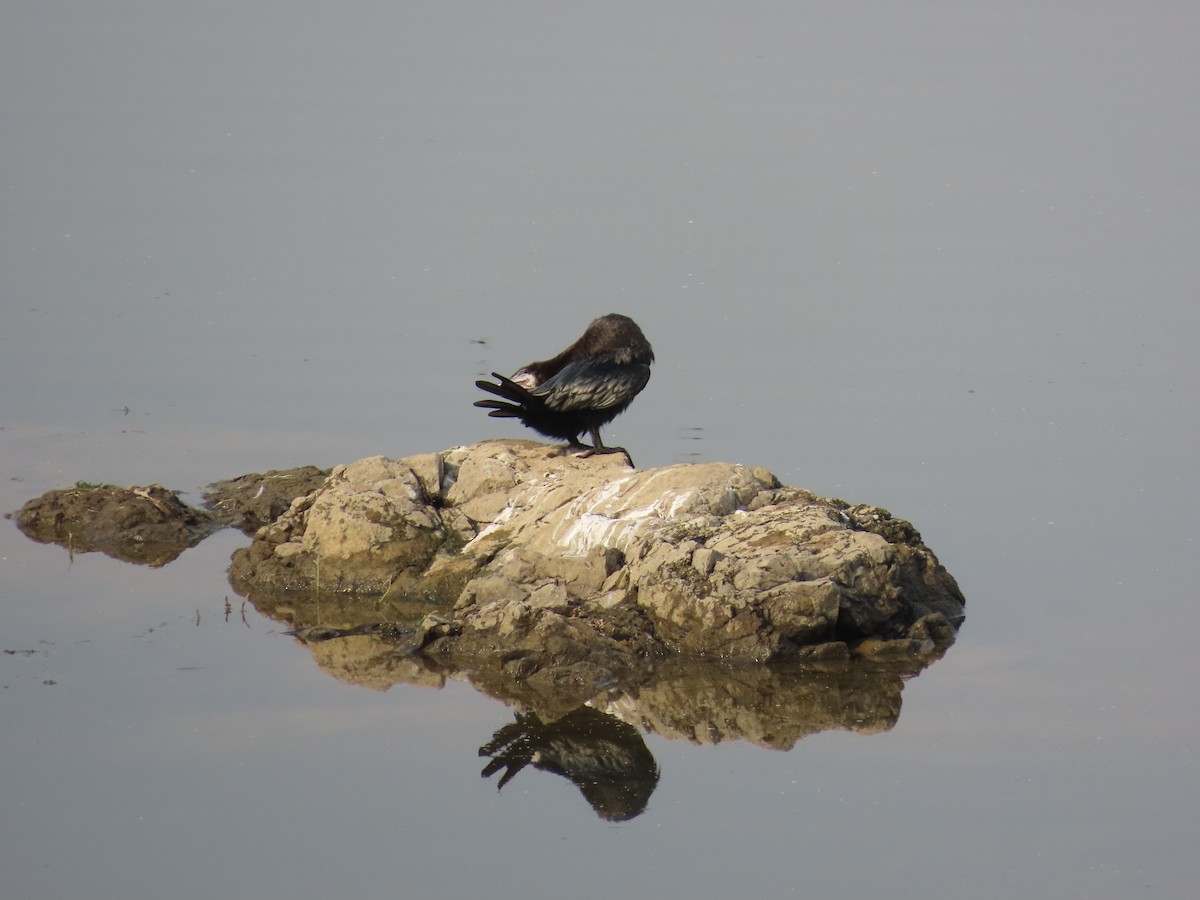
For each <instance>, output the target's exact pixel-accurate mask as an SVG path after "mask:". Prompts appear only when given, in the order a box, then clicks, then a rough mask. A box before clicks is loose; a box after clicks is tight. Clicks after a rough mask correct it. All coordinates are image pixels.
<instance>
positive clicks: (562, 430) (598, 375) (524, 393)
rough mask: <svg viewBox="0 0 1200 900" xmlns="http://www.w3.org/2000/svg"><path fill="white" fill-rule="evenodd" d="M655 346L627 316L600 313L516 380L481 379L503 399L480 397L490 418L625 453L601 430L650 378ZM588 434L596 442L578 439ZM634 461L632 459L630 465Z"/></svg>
mask: <svg viewBox="0 0 1200 900" xmlns="http://www.w3.org/2000/svg"><path fill="white" fill-rule="evenodd" d="M652 362H654V350H653V349H652V348H651V346H650V342H649V341H648V340H646V336H645V335H644V334H642V329H640V328H639V327H638V326H637V323H636V322H634V321H633V319H631V318H629V317H628V316H621V315H617V314H615V313H614V314H611V315H607V316H601V317H600V318H598V319H596V320H595V321H593V322H592V324H590V325H589V326H588V327H587V330H586V331H585V332H584V333H583V335H582V336H581V337H580V338H579V340H577V341H576V342H575V343H573V344H572V345H571V346H570V347H568V348H567V349H566V350H564V351H563V352H562V353H560V354H558V356H555V357H553V358H551V359H546V360H541V361H540V362H532V363H530V364H529V365H527V366H524V367H522V368H520V369H518V370H517V371H516V372H514V373H513V375H512V377H511V378H505V377H504V376H503V375H501V374H499V373H498V372H493V373H492V375H493V377H494V378H495V379H496V383H495V384H493V383H492V382H490V381H476V382H475V384H476V386H478V387H479V388H481V389H483V390H485V391H487V392H488V393H489V394H493V395H495V396H496V397H499V398H500V399H498V400H492V399H487V400H477V401H476V402H475V405H476V406H480V407H483V408H484V409H487V410H489V412H488V415H489V416H497V417H499V418H512V419H520V420H521V423H522V424H524V425H526V426H528V427H529V428H532V429H533V430H534V431H536V432H538V433H539V434H544V435H546V436H547V437H552V438H559V439H561V440H565V441H567V442H568V443H569V444H570V445H571V446H572V447H577V448H581V449H583V450H585V451H586V452H585V454H584V455H591V454H593V453H624V454H625V456H626V458H628V457H629V453H628V451H626V450H625V448H623V447H606V446H604V443H603V442H602V441H601V440H600V428H601V426H603V425H607V424H608V423H609V422H611V421H612V420H613V419H615V418H616V417H617V416H619V415H620V414H621V413H623V412H624V411H625V410H626V409H627V408H628V406H629V404H630V403H632V402H633V398H634V397H636V396H637V395H638V394H639V393H640V392H641V390H642V388H644V387H645V386H646V382H648V381H649V380H650V364H651V363H652ZM585 433H586V434H589V435H590V436H591V438H592V446H591V447H589V446H587V445H586V444H584V443H582V442H581V441H580V440H579V436H580V435H581V434H585ZM630 464H631V465H632V461H631V463H630Z"/></svg>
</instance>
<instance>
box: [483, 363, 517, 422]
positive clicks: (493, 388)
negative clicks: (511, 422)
mask: <svg viewBox="0 0 1200 900" xmlns="http://www.w3.org/2000/svg"><path fill="white" fill-rule="evenodd" d="M492 377H493V378H495V379H496V380H497V381H498V382H500V383H499V384H492V382H490V381H476V382H475V386H476V387H477V388H479V389H480V390H484V391H487V392H488V393H489V394H495V395H496V396H497V397H503V398H504V400H505V401H508V402H504V401H501V400H476V401H475V405H476V406H481V407H483V408H484V409H488V410H491V412H489V413H488V415H489V416H496V417H498V418H502V419H514V418H520V417H521V416H522V415H524V414H525V404H526V402H528V400H529V399H530V395H529V391H527V390H525V388H523V387H521V386H520V385H519V384H517V383H516V382H515V381H513V380H512V379H511V378H505V377H504V376H503V375H501V374H500V373H499V372H493V373H492Z"/></svg>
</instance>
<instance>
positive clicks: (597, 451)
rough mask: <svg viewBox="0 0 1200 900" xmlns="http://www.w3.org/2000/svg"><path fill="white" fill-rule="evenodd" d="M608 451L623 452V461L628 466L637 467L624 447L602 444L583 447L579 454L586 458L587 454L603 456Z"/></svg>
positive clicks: (580, 456) (581, 457)
mask: <svg viewBox="0 0 1200 900" xmlns="http://www.w3.org/2000/svg"><path fill="white" fill-rule="evenodd" d="M609 453H623V454H625V462H627V463H629V468H631V469H635V468H637V467H636V466H635V465H634V464H633V457H632V456H630V455H629V451H628V450H626V449H625V448H624V447H605V446H604V445H603V444H602V445H600V446H599V447H585V448H584V451H583V452H582V453H580V454H579V458H580V459H587V458H588V457H589V456H604V455H606V454H609Z"/></svg>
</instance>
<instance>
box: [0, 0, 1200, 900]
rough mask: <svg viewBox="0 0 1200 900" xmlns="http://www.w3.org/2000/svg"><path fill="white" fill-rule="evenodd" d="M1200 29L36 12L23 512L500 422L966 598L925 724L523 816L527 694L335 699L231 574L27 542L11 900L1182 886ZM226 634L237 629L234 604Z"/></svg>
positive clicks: (562, 9)
mask: <svg viewBox="0 0 1200 900" xmlns="http://www.w3.org/2000/svg"><path fill="white" fill-rule="evenodd" d="M1198 30H1200V11H1198V9H1197V8H1196V7H1195V6H1194V4H1183V3H1169V2H1164V3H1152V4H1149V5H1146V4H1142V5H1130V4H1122V3H1116V2H1100V3H1089V4H1078V3H1066V2H1062V3H1051V4H1045V3H1038V4H1035V3H1025V2H1019V3H1015V4H1007V5H1004V6H995V7H988V6H983V5H964V4H954V3H944V2H933V0H922V2H917V3H912V4H905V5H903V6H899V5H887V4H875V3H857V2H852V3H837V4H833V3H813V4H804V5H799V6H797V5H788V4H773V3H748V4H737V5H730V4H716V3H687V4H677V3H662V4H655V5H653V6H652V7H651V8H649V9H648V8H646V7H645V6H644V5H640V4H629V3H621V2H619V3H609V4H603V5H594V4H593V5H580V4H574V5H562V4H549V3H537V2H515V3H509V4H504V5H503V6H495V7H494V8H492V7H488V6H480V5H467V4H436V5H435V4H400V5H399V6H397V5H394V4H393V5H384V4H372V3H357V2H353V3H350V4H349V5H346V4H342V5H340V6H338V7H337V9H336V10H335V9H334V8H333V7H328V8H327V7H326V6H323V5H320V4H294V3H289V4H284V3H276V2H268V3H260V4H254V5H252V6H251V7H247V6H246V5H243V4H232V3H224V2H217V3H209V4H203V5H196V4H184V3H174V2H160V3H154V4H149V3H144V2H132V0H130V2H116V3H108V4H103V5H102V6H98V5H95V4H85V3H60V4H43V3H31V2H16V3H11V4H9V8H8V12H7V14H6V16H5V27H4V29H3V33H2V34H0V78H2V80H0V83H3V84H4V85H5V88H4V89H3V92H0V114H2V118H3V121H4V123H5V124H4V127H3V129H2V131H0V157H2V158H3V159H4V161H5V164H4V167H3V170H4V171H3V176H2V177H0V184H2V186H3V194H2V199H0V204H2V207H0V209H2V212H0V263H2V270H3V271H4V273H5V274H4V278H3V282H2V284H0V291H2V297H3V307H2V308H3V314H2V321H0V383H2V384H3V385H4V390H3V392H2V395H0V461H2V465H3V469H2V470H0V508H2V509H3V510H4V511H11V510H14V509H16V508H17V507H19V506H20V505H21V504H22V503H23V502H24V501H25V500H27V499H29V498H31V497H33V496H36V495H38V494H40V493H42V492H43V491H46V490H48V489H50V488H54V487H64V486H67V485H70V484H73V483H74V482H75V481H76V480H79V479H85V480H89V481H108V482H116V483H120V484H146V483H150V482H160V483H162V484H166V485H169V486H171V487H175V488H179V489H182V490H185V491H188V492H191V494H190V498H191V499H193V500H195V499H196V492H197V491H198V490H199V489H200V488H201V487H202V486H203V485H204V484H206V483H208V482H210V481H213V480H215V479H218V478H224V477H231V476H234V475H238V474H241V473H243V472H247V471H262V470H265V469H268V468H281V467H285V466H291V465H299V464H305V463H315V464H318V465H322V466H329V465H334V464H336V463H339V462H346V461H350V460H353V459H356V458H359V457H362V456H368V455H373V454H377V453H385V454H389V455H397V456H398V455H403V454H407V453H415V452H425V451H430V450H437V449H443V448H445V447H449V446H453V445H457V444H461V443H467V442H471V441H474V440H478V439H481V438H484V437H489V436H495V435H510V436H516V435H518V434H519V431H518V430H517V429H515V428H513V427H512V426H509V425H507V424H504V423H497V422H495V421H493V420H488V419H487V418H486V417H483V416H482V415H481V414H480V411H479V410H476V409H473V408H472V407H471V401H472V400H473V399H475V397H474V396H473V393H474V388H473V386H472V382H473V380H474V378H475V377H477V376H478V375H479V374H480V373H486V372H489V371H491V370H492V369H494V368H496V369H499V370H500V371H511V370H513V369H515V368H516V367H517V366H518V365H520V364H522V363H525V362H528V361H529V360H531V359H534V358H542V357H545V356H547V355H549V354H551V353H553V352H556V351H557V350H558V349H560V348H561V347H562V346H564V345H565V344H566V343H567V342H568V341H570V340H571V339H573V338H574V337H575V336H576V335H577V334H578V332H579V331H580V330H581V329H582V327H583V326H584V325H585V324H586V322H587V321H588V320H589V319H591V318H592V317H593V316H595V315H598V314H600V313H604V312H609V311H619V312H625V313H628V314H630V315H632V316H634V317H635V318H636V319H637V320H638V321H639V322H640V323H641V324H642V326H643V328H644V329H645V331H646V333H647V335H648V336H649V337H650V339H651V340H652V342H653V343H654V347H655V350H656V352H657V355H658V359H659V362H658V364H657V366H656V368H655V372H654V376H653V379H652V381H651V383H650V386H649V388H648V389H647V390H646V392H645V393H644V394H643V395H642V397H641V398H639V400H638V401H637V403H636V404H634V406H633V408H632V409H631V410H630V411H629V412H628V413H626V414H625V415H624V416H623V417H622V418H620V419H618V420H617V421H616V422H615V423H614V424H613V426H612V428H611V429H610V430H609V431H608V433H607V434H606V437H611V438H612V439H613V441H614V442H619V443H622V444H625V445H626V446H628V447H630V448H631V450H632V451H633V453H634V456H635V458H636V459H637V461H638V463H639V464H640V465H641V466H643V467H648V466H654V465H664V464H670V463H673V462H686V461H692V460H730V461H736V462H743V463H747V464H751V465H764V466H767V467H768V468H770V469H772V470H773V471H774V472H776V474H778V475H779V476H780V477H781V478H782V479H783V480H784V481H786V482H788V483H792V484H800V485H803V486H804V487H808V488H810V489H812V490H814V491H817V492H819V493H822V494H826V495H834V496H840V497H843V498H845V499H847V500H849V501H852V502H871V503H877V504H880V505H883V506H885V507H887V508H889V509H891V510H892V511H893V512H894V513H896V514H897V515H901V516H904V517H906V518H909V519H911V520H912V521H913V522H914V523H915V524H916V526H917V527H918V528H919V529H920V530H921V532H922V534H923V535H924V537H925V539H926V541H927V542H928V543H929V544H930V546H931V547H933V548H934V550H935V551H936V552H937V553H938V555H939V557H940V558H941V560H942V562H943V563H944V564H945V565H946V566H947V567H948V568H949V570H950V571H951V572H952V573H953V574H954V575H955V576H956V577H957V578H958V580H959V583H960V585H961V586H962V588H963V591H964V593H965V594H966V596H967V602H968V606H967V614H968V618H967V622H966V625H965V626H964V629H963V631H962V633H961V635H960V639H959V642H958V644H957V645H956V646H955V647H954V648H953V649H952V650H951V651H950V653H949V654H948V655H947V657H946V658H945V659H943V660H942V661H940V662H939V663H937V664H936V665H934V666H933V667H932V668H931V669H929V670H928V671H926V672H925V673H923V674H922V675H920V676H919V677H918V678H916V679H914V680H912V681H910V682H908V683H907V685H906V686H905V690H904V693H903V708H902V711H901V714H900V717H899V719H898V721H897V723H896V725H895V726H894V727H893V728H892V729H891V730H889V731H886V732H884V733H880V734H870V735H863V734H857V733H853V732H848V731H827V732H824V733H821V734H817V735H814V736H811V737H808V738H806V739H804V740H803V741H801V742H800V743H799V744H797V745H796V747H795V748H794V749H792V750H791V751H788V752H779V751H771V750H766V749H763V748H760V747H757V746H753V745H751V744H749V743H745V742H734V743H727V744H720V745H718V746H706V745H701V744H695V743H691V742H688V741H682V740H668V739H666V738H663V737H661V736H658V735H655V734H648V735H646V736H645V741H646V745H647V747H648V748H649V750H650V751H651V752H652V753H653V755H654V757H655V759H656V761H657V763H658V765H659V767H660V770H661V777H660V780H659V783H658V786H657V788H656V790H655V792H654V793H653V795H652V796H651V798H650V801H649V804H648V806H647V808H646V811H645V812H644V813H643V814H642V815H640V816H638V817H637V818H634V819H633V820H631V821H628V822H623V823H619V824H618V823H612V822H606V821H604V820H602V819H600V818H599V817H597V815H596V814H595V813H594V812H593V810H592V809H591V807H590V806H589V805H588V804H587V803H586V802H585V800H584V799H583V797H582V796H581V794H580V793H579V791H578V790H577V789H576V788H575V787H574V786H573V785H571V784H570V783H569V782H567V781H566V780H564V779H562V778H558V777H555V776H553V775H550V774H546V773H542V772H537V771H534V770H532V769H529V770H525V771H523V772H521V773H520V774H518V775H517V776H516V778H515V779H514V780H513V781H512V782H511V783H510V784H508V785H507V786H506V787H505V788H504V790H503V791H502V792H500V791H497V788H496V779H495V778H491V779H484V778H481V777H480V771H481V769H482V766H483V764H484V762H485V761H484V760H481V759H480V757H479V755H478V749H479V748H480V747H481V746H482V745H484V744H485V743H487V742H488V741H489V740H490V739H491V737H492V734H493V732H494V731H495V730H496V729H498V728H500V727H501V726H503V725H504V724H505V723H507V722H509V721H511V719H512V713H511V711H510V710H508V709H507V708H505V707H504V706H502V705H501V704H499V703H497V702H495V701H492V700H489V699H487V698H485V697H483V696H481V695H479V694H477V693H475V692H474V691H473V690H471V689H470V688H469V687H468V686H466V685H464V684H461V683H457V682H450V683H449V684H448V685H447V686H446V687H444V688H442V689H440V690H439V689H433V688H419V687H413V686H397V687H393V688H391V689H390V690H386V691H379V690H373V689H370V688H368V687H364V686H361V685H356V684H353V683H349V682H347V681H342V680H338V679H336V678H333V677H331V676H330V675H329V674H327V673H326V672H325V671H324V670H322V669H321V668H320V667H318V666H317V665H316V664H315V663H314V661H313V657H312V654H310V652H309V651H308V650H307V649H306V648H305V647H303V646H301V645H299V644H297V643H296V642H295V641H294V640H293V639H292V638H291V637H289V636H287V635H286V634H284V633H283V632H284V630H285V628H284V626H282V625H280V624H279V623H277V622H274V621H271V620H268V619H265V618H263V617H261V616H259V615H258V614H257V613H256V611H255V610H254V608H253V607H252V606H249V605H247V606H245V607H244V608H243V607H242V605H241V601H240V599H239V598H237V597H236V596H235V595H233V593H232V591H231V590H230V589H229V587H228V584H227V583H226V581H225V574H224V573H225V567H226V566H227V564H228V559H229V555H230V553H231V552H232V551H233V550H234V549H235V548H236V547H238V546H240V545H241V543H242V542H244V540H245V539H244V538H243V537H241V536H240V535H237V534H235V533H232V532H222V533H220V534H218V535H216V536H215V537H213V538H211V539H209V540H208V541H206V542H205V543H203V544H201V545H200V546H199V547H197V548H195V549H193V550H191V551H188V552H187V553H185V554H184V555H183V556H182V557H181V558H180V559H178V560H177V561H176V562H173V563H171V564H169V565H167V566H166V567H164V568H161V569H154V570H150V569H137V568H134V567H131V566H127V565H123V564H121V563H118V562H115V561H113V560H110V559H108V558H105V557H101V556H99V555H97V554H91V555H80V556H76V557H74V558H73V559H72V558H70V557H68V555H67V554H66V552H65V551H63V550H61V549H59V548H56V547H47V546H42V545H37V544H34V543H32V542H30V541H28V540H26V539H25V538H24V537H22V536H21V534H20V533H19V532H18V531H17V530H16V529H15V527H13V525H12V523H11V522H7V521H3V522H0V650H3V651H4V652H3V653H2V654H0V714H2V716H3V722H4V727H3V729H0V873H3V874H2V875H0V883H2V892H3V894H4V896H5V897H13V898H40V897H47V898H63V897H89V898H96V897H113V898H123V900H136V898H143V897H145V898H162V897H205V898H211V897H261V898H269V897H287V898H291V900H294V898H304V897H321V896H333V895H344V896H350V895H353V896H363V897H377V896H378V897H382V896H412V897H462V896H478V895H483V894H486V895H488V896H493V897H498V898H505V897H557V896H577V897H608V896H612V895H614V894H617V893H620V894H623V895H624V894H632V895H637V896H650V897H670V898H674V897H688V898H695V897H724V896H730V895H734V894H736V895H739V896H752V897H774V896H790V895H801V894H803V895H806V896H817V897H821V896H885V895H886V896H892V897H922V898H927V897H995V898H1008V897H1016V896H1019V897H1053V898H1058V897H1101V898H1107V897H1113V898H1117V897H1130V896H1138V897H1185V896H1186V897H1190V896H1192V892H1193V891H1194V885H1195V883H1196V879H1197V877H1198V876H1200V859H1198V850H1197V843H1196V836H1195V835H1196V831H1195V810H1196V808H1197V804H1198V801H1200V789H1198V785H1200V779H1198V778H1197V771H1196V770H1197V756H1196V754H1197V744H1198V737H1200V727H1198V725H1197V705H1196V701H1195V698H1194V693H1195V691H1194V689H1193V685H1194V684H1195V683H1196V680H1197V677H1198V676H1200V666H1198V664H1197V657H1196V653H1195V646H1196V639H1197V636H1198V635H1197V632H1198V630H1200V612H1198V610H1200V606H1198V605H1197V604H1196V602H1195V600H1196V595H1195V587H1194V578H1193V577H1191V575H1192V569H1193V568H1194V567H1193V564H1192V560H1193V559H1194V557H1195V555H1196V552H1197V548H1196V544H1195V537H1194V534H1195V529H1194V523H1193V519H1194V510H1195V509H1196V508H1197V507H1198V505H1200V490H1198V489H1197V479H1196V476H1195V465H1194V460H1193V457H1194V455H1195V447H1196V446H1197V445H1198V444H1200V440H1198V437H1200V435H1198V434H1197V430H1198V429H1197V424H1196V423H1197V419H1196V415H1195V407H1196V398H1197V396H1198V391H1200V377H1198V371H1197V365H1196V357H1195V350H1194V344H1195V338H1196V335H1197V334H1198V333H1200V313H1198V312H1197V304H1196V298H1197V296H1198V295H1200V272H1198V266H1197V263H1196V254H1195V248H1196V246H1198V245H1200V233H1198V232H1200V228H1198V222H1200V216H1198V214H1197V212H1196V211H1197V210H1198V209H1200V182H1197V180H1196V178H1195V171H1194V169H1195V160H1196V159H1197V158H1198V156H1200V146H1198V144H1200V126H1198V125H1197V121H1196V118H1195V116H1194V115H1192V111H1194V110H1195V109H1197V108H1200V96H1198V95H1200V86H1198V84H1200V83H1198V82H1197V80H1196V78H1195V63H1194V57H1195V52H1194V50H1195V46H1196V40H1197V36H1198ZM227 598H228V599H229V602H230V604H231V607H230V611H229V613H228V615H227V614H226V599H227Z"/></svg>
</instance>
